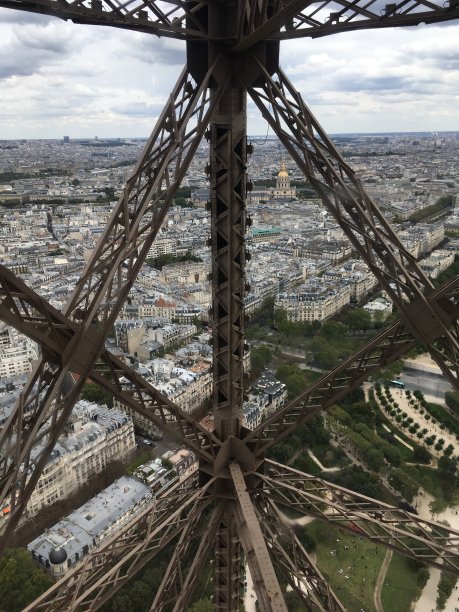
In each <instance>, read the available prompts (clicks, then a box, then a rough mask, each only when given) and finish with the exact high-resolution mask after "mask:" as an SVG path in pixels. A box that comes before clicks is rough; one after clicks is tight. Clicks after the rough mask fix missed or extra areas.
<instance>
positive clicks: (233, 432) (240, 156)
mask: <svg viewBox="0 0 459 612" xmlns="http://www.w3.org/2000/svg"><path fill="white" fill-rule="evenodd" d="M210 147H211V154H210V171H211V204H210V207H211V221H212V228H211V248H212V330H213V334H212V346H213V356H212V360H213V374H214V391H213V407H214V420H215V430H216V432H217V434H218V436H219V437H220V438H221V439H222V440H224V439H226V438H227V437H229V436H238V435H239V427H240V417H241V411H242V393H243V391H242V388H243V378H244V368H243V356H244V293H245V276H244V267H245V259H246V253H245V244H244V234H245V198H246V157H247V156H246V92H245V91H244V90H242V89H233V88H227V89H226V90H225V91H224V93H223V95H222V96H221V98H220V101H219V103H218V105H217V107H216V110H215V114H214V116H213V118H212V124H211V130H210Z"/></svg>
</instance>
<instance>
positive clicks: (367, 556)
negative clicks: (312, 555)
mask: <svg viewBox="0 0 459 612" xmlns="http://www.w3.org/2000/svg"><path fill="white" fill-rule="evenodd" d="M306 530H307V532H308V533H310V534H311V535H312V536H313V537H314V539H315V540H316V542H317V547H316V555H317V565H318V566H319V569H320V570H321V572H322V573H323V574H324V576H325V577H326V578H328V580H329V583H330V585H331V587H332V589H333V590H334V592H335V593H336V595H337V596H338V598H339V599H340V600H341V602H342V603H343V605H344V606H345V607H346V608H347V609H348V610H352V611H353V612H354V611H355V612H359V610H361V609H363V610H365V612H370V611H374V610H375V608H374V603H373V594H374V588H375V584H376V580H377V578H378V574H379V570H380V568H381V565H382V562H383V560H384V556H385V554H386V551H385V549H383V548H381V547H380V546H375V545H374V544H371V543H370V542H367V541H365V540H363V539H362V538H360V537H359V536H358V535H356V536H350V535H345V534H343V533H342V532H341V531H340V530H339V529H337V528H334V527H330V526H329V525H325V524H323V523H319V522H318V521H315V522H314V523H312V524H310V525H308V526H307V527H306ZM338 540H339V541H338ZM345 547H347V549H346V548H345ZM331 551H336V552H335V554H331ZM339 570H342V573H339ZM346 576H349V578H346ZM388 609H389V608H388ZM392 609H393V608H392Z"/></svg>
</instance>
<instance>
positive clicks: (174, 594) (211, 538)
mask: <svg viewBox="0 0 459 612" xmlns="http://www.w3.org/2000/svg"><path fill="white" fill-rule="evenodd" d="M224 511H225V507H224V503H223V502H219V503H217V505H216V506H215V508H214V509H213V510H212V511H211V512H207V513H203V514H202V515H201V516H199V517H197V519H196V520H195V521H193V522H190V523H188V525H187V526H186V527H185V528H184V529H183V531H182V535H181V536H180V540H179V541H178V542H177V544H176V546H175V547H174V551H173V553H172V556H171V560H170V562H169V565H168V567H167V570H166V572H165V574H164V576H163V579H162V582H161V585H160V587H159V589H158V591H157V593H156V596H155V599H154V600H153V603H152V605H151V608H150V612H167V611H168V610H172V612H182V611H183V610H187V609H188V605H189V603H190V599H191V596H192V595H193V592H194V589H195V587H196V582H197V580H198V579H199V578H200V576H201V572H202V570H203V569H204V566H205V563H206V561H208V560H209V553H210V551H212V553H213V548H214V543H215V536H216V534H217V529H218V526H219V524H220V521H221V518H222V515H223V513H224ZM199 538H200V541H199V544H198V543H197V542H196V540H197V539H199Z"/></svg>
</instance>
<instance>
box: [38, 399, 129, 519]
mask: <svg viewBox="0 0 459 612" xmlns="http://www.w3.org/2000/svg"><path fill="white" fill-rule="evenodd" d="M134 448H135V438H134V426H133V423H132V419H130V418H129V417H128V416H127V415H126V414H125V413H123V412H122V411H120V410H116V409H109V408H107V407H105V406H98V405H97V404H93V403H90V402H86V401H84V400H80V401H79V402H78V403H77V404H76V406H75V408H74V409H73V411H72V415H71V417H70V419H69V422H68V423H67V425H66V428H65V432H64V433H63V434H62V435H61V436H60V437H59V439H58V441H57V444H56V446H55V447H54V450H53V451H52V454H51V457H50V459H49V461H48V463H47V464H46V466H45V468H44V470H43V472H42V475H41V477H40V479H39V481H38V482H37V485H36V487H35V489H34V490H33V493H32V495H31V497H30V500H29V503H28V506H27V513H28V516H29V517H30V516H33V515H34V514H36V513H37V512H38V511H39V510H40V509H41V508H44V507H45V506H47V505H49V504H52V503H54V502H57V501H59V500H60V499H64V498H65V497H67V496H68V495H70V494H71V493H73V492H74V491H76V490H77V489H78V488H80V487H81V486H83V485H84V484H85V483H86V482H87V481H88V480H89V478H91V476H93V475H94V474H98V473H99V472H101V471H102V470H103V469H104V468H105V467H106V466H107V465H108V464H109V463H110V462H112V461H115V460H117V461H120V460H123V459H124V458H125V457H126V456H127V455H128V454H129V453H130V452H131V451H132V450H134Z"/></svg>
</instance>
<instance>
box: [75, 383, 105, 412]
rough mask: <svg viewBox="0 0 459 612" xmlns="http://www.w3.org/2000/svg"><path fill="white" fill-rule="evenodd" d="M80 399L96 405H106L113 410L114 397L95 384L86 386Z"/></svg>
mask: <svg viewBox="0 0 459 612" xmlns="http://www.w3.org/2000/svg"><path fill="white" fill-rule="evenodd" d="M80 398H81V399H83V400H86V401H88V402H94V403H95V404H106V405H107V406H108V407H109V408H113V396H112V395H109V394H108V393H107V392H106V391H104V390H103V389H102V388H101V387H99V385H95V384H94V383H86V384H85V385H84V387H83V390H82V391H81V395H80Z"/></svg>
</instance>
